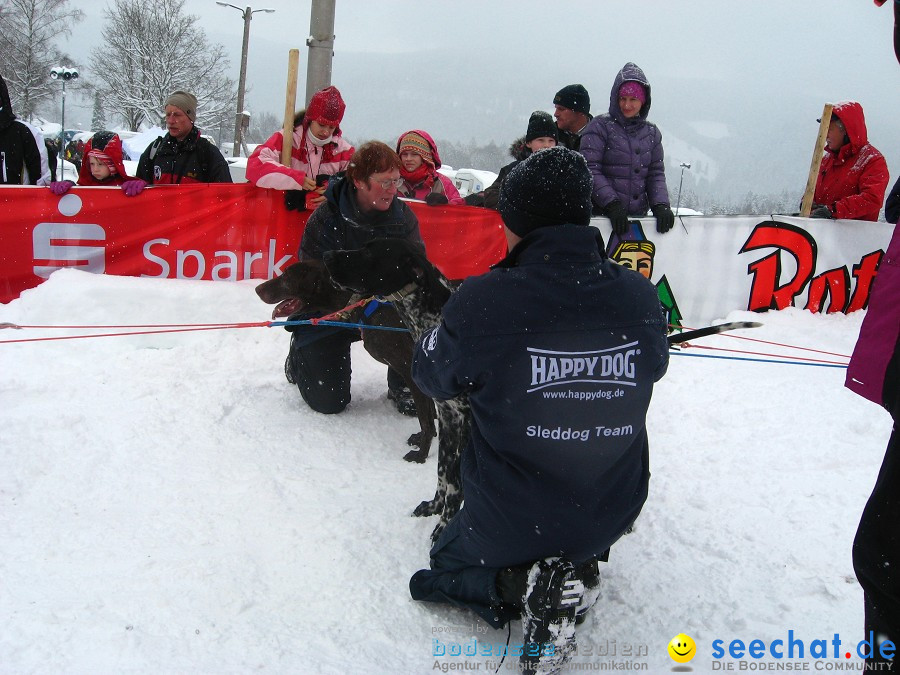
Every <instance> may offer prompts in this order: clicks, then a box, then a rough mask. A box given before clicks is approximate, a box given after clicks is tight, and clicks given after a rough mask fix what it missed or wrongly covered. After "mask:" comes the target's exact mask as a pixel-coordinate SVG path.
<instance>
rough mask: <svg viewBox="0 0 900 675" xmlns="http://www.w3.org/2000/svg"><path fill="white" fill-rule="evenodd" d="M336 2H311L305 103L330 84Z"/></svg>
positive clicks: (334, 0) (330, 0) (314, 0)
mask: <svg viewBox="0 0 900 675" xmlns="http://www.w3.org/2000/svg"><path fill="white" fill-rule="evenodd" d="M335 2H336V0H312V9H311V10H310V15H309V37H308V38H307V39H306V46H307V47H309V58H308V60H307V64H306V103H307V104H309V100H310V99H311V98H312V97H313V94H315V93H316V92H317V91H320V90H322V89H324V88H325V87H327V86H329V85H330V84H331V61H332V59H333V57H334V12H335V9H334V6H335Z"/></svg>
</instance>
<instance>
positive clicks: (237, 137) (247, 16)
mask: <svg viewBox="0 0 900 675" xmlns="http://www.w3.org/2000/svg"><path fill="white" fill-rule="evenodd" d="M216 4H217V5H221V6H222V7H232V8H234V9H236V10H237V11H239V12H240V13H241V15H242V17H243V19H244V41H243V43H242V45H241V74H240V76H239V78H238V94H237V113H236V114H235V117H234V147H233V148H232V150H231V156H232V157H240V156H241V126H242V122H243V118H244V89H245V87H246V84H247V50H248V47H249V45H250V20H251V19H252V18H253V15H254V14H256V12H267V13H272V12H274V11H275V10H274V9H253V8H251V7H247V8H246V9H241V8H240V7H237V6H235V5H232V4H230V3H227V2H216Z"/></svg>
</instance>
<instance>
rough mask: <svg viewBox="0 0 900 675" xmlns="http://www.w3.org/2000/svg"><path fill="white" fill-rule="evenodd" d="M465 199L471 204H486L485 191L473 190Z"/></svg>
mask: <svg viewBox="0 0 900 675" xmlns="http://www.w3.org/2000/svg"><path fill="white" fill-rule="evenodd" d="M463 200H464V201H465V202H466V204H468V205H469V206H484V193H483V192H473V193H472V194H470V195H466V196H465V197H463Z"/></svg>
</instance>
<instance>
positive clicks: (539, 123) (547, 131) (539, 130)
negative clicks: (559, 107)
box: [525, 110, 559, 143]
mask: <svg viewBox="0 0 900 675" xmlns="http://www.w3.org/2000/svg"><path fill="white" fill-rule="evenodd" d="M544 137H547V138H552V139H553V140H554V141H559V131H558V130H557V128H556V122H555V121H554V119H553V118H552V117H551V116H550V113H548V112H544V111H543V110H535V111H534V112H533V113H531V117H530V118H529V119H528V131H526V132H525V142H526V143H528V142H529V141H533V140H534V139H535V138H544Z"/></svg>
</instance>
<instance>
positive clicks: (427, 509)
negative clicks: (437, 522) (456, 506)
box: [413, 499, 444, 518]
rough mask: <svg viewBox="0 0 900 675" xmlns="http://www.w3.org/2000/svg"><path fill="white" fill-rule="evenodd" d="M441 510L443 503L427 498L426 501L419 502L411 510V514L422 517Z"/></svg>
mask: <svg viewBox="0 0 900 675" xmlns="http://www.w3.org/2000/svg"><path fill="white" fill-rule="evenodd" d="M443 510H444V505H443V504H442V503H441V502H438V501H437V500H435V499H429V500H428V501H424V502H422V503H421V504H419V505H418V506H417V507H416V508H415V510H414V511H413V515H414V516H416V517H417V518H424V517H426V516H433V515H435V514H436V513H440V512H441V511H443Z"/></svg>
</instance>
